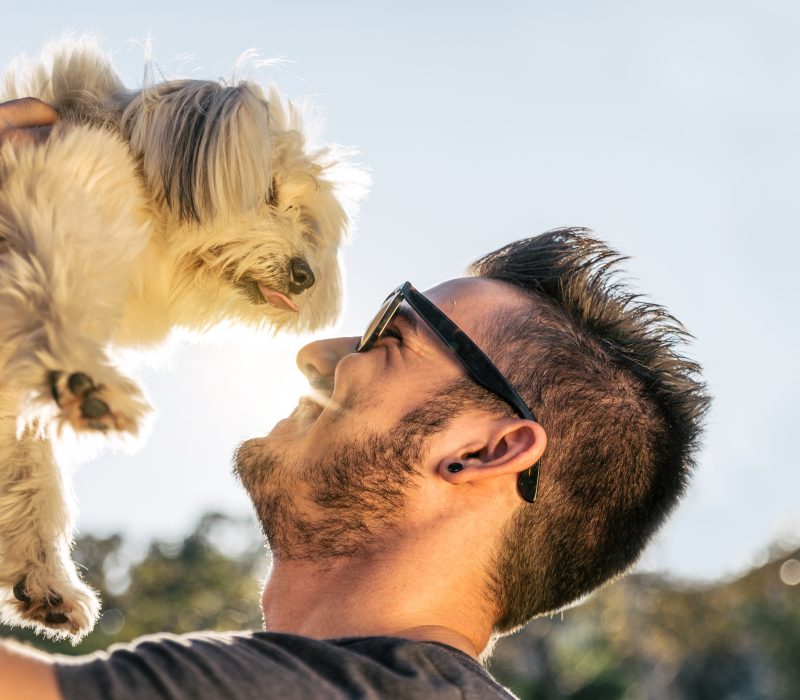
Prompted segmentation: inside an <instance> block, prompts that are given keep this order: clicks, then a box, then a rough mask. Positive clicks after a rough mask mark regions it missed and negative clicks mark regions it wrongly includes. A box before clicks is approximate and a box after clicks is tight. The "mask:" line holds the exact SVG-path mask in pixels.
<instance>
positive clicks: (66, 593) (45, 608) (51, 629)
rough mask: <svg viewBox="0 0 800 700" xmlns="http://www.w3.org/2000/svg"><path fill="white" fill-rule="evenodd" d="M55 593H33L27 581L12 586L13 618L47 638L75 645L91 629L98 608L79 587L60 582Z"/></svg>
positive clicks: (90, 595) (91, 596)
mask: <svg viewBox="0 0 800 700" xmlns="http://www.w3.org/2000/svg"><path fill="white" fill-rule="evenodd" d="M56 588H58V590H53V589H51V588H46V589H43V590H36V589H35V588H34V587H32V586H31V585H30V584H29V583H28V580H27V579H26V578H23V579H20V580H19V581H18V582H17V584H16V585H15V586H14V589H13V593H14V598H15V599H16V600H15V603H14V607H15V610H14V618H15V620H16V621H18V622H19V623H21V624H22V625H24V626H26V627H33V628H34V629H38V630H39V631H41V632H43V633H44V634H46V635H47V636H50V637H65V636H71V637H72V638H73V639H74V640H75V642H77V641H78V640H79V639H80V638H82V637H83V636H84V635H86V634H87V633H89V632H90V631H91V630H92V627H94V623H95V622H96V620H97V615H98V612H99V609H100V605H99V603H98V601H97V596H96V595H95V594H94V592H93V591H92V590H91V589H90V588H88V587H87V586H85V585H83V584H82V583H77V585H76V584H75V583H68V582H66V581H65V582H62V583H61V584H60V585H57V586H56Z"/></svg>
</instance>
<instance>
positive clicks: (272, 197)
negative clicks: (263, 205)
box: [265, 177, 278, 207]
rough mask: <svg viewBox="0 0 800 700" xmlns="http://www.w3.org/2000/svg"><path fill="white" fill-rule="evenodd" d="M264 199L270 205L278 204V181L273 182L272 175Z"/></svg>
mask: <svg viewBox="0 0 800 700" xmlns="http://www.w3.org/2000/svg"><path fill="white" fill-rule="evenodd" d="M265 200H266V202H267V205H268V206H270V207H276V206H278V183H277V182H275V178H274V177H273V178H272V183H271V184H270V186H269V192H267V196H266V198H265Z"/></svg>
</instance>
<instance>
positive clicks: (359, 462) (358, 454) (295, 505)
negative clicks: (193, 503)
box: [234, 414, 429, 561]
mask: <svg viewBox="0 0 800 700" xmlns="http://www.w3.org/2000/svg"><path fill="white" fill-rule="evenodd" d="M412 415H413V414H410V415H409V416H406V417H405V418H404V419H403V420H401V421H400V423H399V424H398V425H397V426H396V427H395V429H393V430H392V431H390V432H388V433H376V432H367V433H364V434H362V435H359V436H358V437H357V438H350V439H346V440H341V441H339V442H335V443H333V444H331V445H330V446H329V447H328V448H327V449H326V450H325V452H324V453H323V454H322V455H321V456H320V458H318V459H315V460H313V461H312V460H303V461H302V462H301V463H300V464H297V463H296V462H294V459H295V458H293V457H292V456H291V455H289V454H288V453H287V452H285V451H281V450H278V449H276V448H274V447H272V446H270V445H269V441H268V440H267V441H264V442H261V441H258V440H256V441H248V442H245V443H243V444H242V445H241V446H240V447H239V449H238V450H237V451H236V455H235V458H234V471H235V472H236V474H237V475H238V477H239V479H240V480H241V482H242V485H243V486H244V487H245V489H246V490H247V492H248V494H249V495H250V498H251V500H252V501H253V506H254V508H255V512H256V516H257V517H258V520H259V522H260V524H261V529H262V531H263V532H264V536H265V537H266V539H267V543H268V544H269V547H270V549H271V550H272V552H273V555H274V556H276V557H278V558H281V559H284V560H300V559H307V560H315V561H321V560H325V559H334V558H341V557H353V556H358V555H362V554H364V553H365V552H367V551H368V550H369V549H370V548H371V547H373V546H375V543H376V541H377V540H378V536H379V535H383V534H385V533H387V532H388V531H390V530H391V529H392V528H393V527H394V526H396V524H397V521H398V518H399V517H400V515H401V514H402V512H403V509H404V507H405V504H406V501H407V497H408V493H409V492H410V490H411V489H413V488H414V486H415V484H416V482H417V480H418V478H419V476H420V473H419V471H418V465H419V464H420V463H421V461H422V458H423V457H424V445H425V443H426V441H425V437H426V434H425V433H426V432H428V431H427V430H420V429H419V424H418V421H417V420H413V419H412V420H409V417H410V416H412ZM428 427H429V426H425V428H428ZM303 501H305V502H306V507H305V508H303V507H301V504H302V503H303Z"/></svg>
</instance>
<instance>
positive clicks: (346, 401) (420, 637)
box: [0, 229, 708, 700]
mask: <svg viewBox="0 0 800 700" xmlns="http://www.w3.org/2000/svg"><path fill="white" fill-rule="evenodd" d="M618 260H619V258H618V256H617V255H616V254H615V253H613V252H612V251H610V250H609V249H608V248H607V247H606V246H605V245H604V244H602V243H600V242H599V241H597V240H594V239H593V238H592V237H591V235H590V234H589V232H587V231H585V230H580V229H562V230H558V231H551V232H548V233H546V234H543V235H541V236H537V237H534V238H531V239H527V240H523V241H519V242H517V243H514V244H511V245H509V246H506V247H504V248H502V249H501V250H499V251H496V252H494V253H492V254H490V255H488V256H486V257H485V258H483V259H481V260H480V261H478V262H477V263H476V264H475V265H474V266H473V267H472V269H471V276H469V277H466V278H461V279H456V280H450V281H448V282H445V283H443V284H441V285H439V286H437V287H434V288H433V289H432V290H429V291H427V292H425V293H424V294H422V293H420V292H419V291H417V290H416V289H414V288H413V286H411V285H410V284H409V283H406V284H404V285H402V286H401V287H399V288H398V289H397V290H396V291H395V292H394V293H393V294H392V295H390V297H389V298H388V299H387V300H386V301H385V302H384V304H383V305H382V306H381V308H380V309H379V312H378V314H377V315H376V317H375V318H374V319H373V321H372V322H371V323H370V324H368V327H367V329H366V331H365V333H364V335H363V337H362V338H337V339H331V340H323V341H317V342H314V343H311V344H310V345H307V346H306V347H304V348H303V349H302V350H301V351H300V353H299V354H298V358H297V361H298V366H299V367H300V369H301V370H302V371H303V372H304V373H305V374H306V376H307V377H308V379H309V382H310V384H311V386H312V388H313V390H314V392H315V393H314V396H313V397H312V398H307V399H303V400H301V402H300V405H299V406H298V408H297V409H296V410H295V411H294V413H293V414H292V415H291V416H290V417H288V418H286V419H285V420H283V421H281V422H279V423H278V424H277V425H276V426H275V427H274V429H273V430H272V431H271V432H270V433H269V434H268V435H267V436H265V437H262V438H257V439H253V440H248V441H246V442H245V443H244V444H242V445H241V446H240V447H239V449H238V450H237V453H236V458H235V471H236V473H237V474H238V476H239V478H240V480H241V482H242V484H243V485H244V487H245V488H246V489H247V491H248V493H249V494H250V496H251V498H252V500H253V504H254V507H255V509H256V513H257V515H258V517H259V519H260V521H261V524H262V526H263V529H264V533H265V535H266V537H267V540H268V542H269V544H270V547H271V549H272V553H273V566H272V570H271V572H270V576H269V579H268V581H267V583H266V585H265V588H264V592H263V596H262V607H263V611H264V620H265V628H266V629H267V630H268V632H263V633H241V634H234V635H210V634H206V635H195V636H185V637H168V636H161V637H156V638H149V639H145V640H144V641H141V642H139V643H138V644H137V645H135V646H126V647H122V648H119V649H117V650H116V651H112V653H110V654H105V655H99V656H92V657H88V659H78V660H77V661H71V662H70V661H66V660H64V659H63V658H60V657H58V658H48V657H44V656H41V655H31V654H29V653H27V652H23V651H19V650H18V649H15V648H10V647H5V646H0V697H13V698H16V699H21V698H37V700H47V699H48V698H59V697H64V698H67V699H70V698H86V699H90V698H118V697H119V698H189V697H191V698H250V697H253V698H255V697H276V698H295V697H296V698H310V697H325V698H349V697H363V698H449V697H454V698H455V697H458V698H504V697H509V696H508V694H507V692H506V691H505V690H504V689H502V688H501V687H500V686H498V685H497V684H496V683H494V681H493V680H492V679H491V678H490V676H489V675H488V674H487V673H486V672H485V671H484V670H483V668H482V666H481V665H480V664H479V663H478V659H480V658H481V657H486V656H488V654H489V653H490V650H491V646H492V643H493V641H494V640H495V639H496V638H497V637H499V636H501V635H503V634H507V633H509V632H512V631H513V630H515V629H516V628H518V627H519V626H521V625H523V624H524V623H525V622H526V621H528V620H529V619H531V618H532V617H534V616H536V615H539V614H542V613H545V612H548V611H554V610H558V609H560V608H563V607H565V606H567V605H569V604H570V603H572V602H574V601H575V600H577V599H578V598H580V597H581V596H583V595H585V594H587V593H588V592H590V591H591V590H593V589H594V588H596V587H597V586H599V585H601V584H602V583H603V582H604V581H607V580H609V579H610V578H612V577H614V576H616V575H618V574H620V573H622V572H623V571H625V570H626V569H627V568H628V567H629V566H630V565H631V564H632V563H633V562H634V561H635V559H636V558H637V557H638V555H639V553H640V552H641V551H642V549H643V547H644V546H645V544H646V543H647V541H648V540H649V538H650V537H651V536H652V534H653V533H654V532H655V531H656V530H657V528H658V527H659V525H660V524H661V523H662V522H663V521H664V519H665V517H666V516H667V514H668V513H669V512H670V511H671V509H672V508H673V507H674V505H675V503H676V502H677V500H678V498H679V497H680V495H681V494H682V492H683V490H684V488H685V485H686V482H687V479H688V476H689V474H690V471H691V467H692V465H693V455H694V452H695V450H696V446H697V440H698V435H699V429H700V423H701V419H702V416H703V414H704V412H705V409H706V407H707V403H708V398H707V396H706V393H705V390H704V386H703V384H702V383H701V382H700V380H699V377H698V372H699V368H698V367H697V365H696V364H694V363H693V362H691V361H689V360H687V359H686V358H685V357H683V356H682V355H681V354H680V350H679V344H680V343H681V342H682V341H683V340H684V333H683V331H682V330H681V328H680V325H679V324H678V323H677V322H676V321H675V319H673V318H672V317H671V316H669V315H668V314H667V313H666V312H665V311H664V309H662V308H661V307H658V306H655V305H651V304H646V303H644V302H642V301H640V300H639V299H638V298H637V297H635V296H634V295H632V294H631V293H629V292H628V291H627V290H626V289H625V288H623V287H622V286H620V285H619V284H617V282H616V281H615V277H614V274H615V271H616V269H617V263H618ZM481 349H482V350H483V351H485V354H484V352H483V351H482V350H481ZM3 693H5V695H3Z"/></svg>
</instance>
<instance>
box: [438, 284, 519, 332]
mask: <svg viewBox="0 0 800 700" xmlns="http://www.w3.org/2000/svg"><path fill="white" fill-rule="evenodd" d="M425 296H426V297H428V299H430V300H431V301H432V302H433V303H434V304H436V306H438V307H439V308H440V309H441V310H442V311H444V312H445V313H446V314H447V315H448V316H450V317H451V318H452V319H453V320H454V321H456V322H458V323H460V320H459V319H465V318H477V319H481V318H485V317H486V316H488V315H490V314H491V313H492V312H495V313H496V312H497V311H499V310H500V309H508V308H513V307H515V306H518V305H520V304H524V303H525V301H526V299H525V295H524V293H523V292H521V291H520V290H518V289H516V288H515V287H514V286H513V285H511V284H509V283H508V282H501V281H499V280H493V279H487V278H486V277H458V278H456V279H452V280H447V281H446V282H442V283H441V284H437V285H436V286H435V287H431V288H430V289H429V290H427V291H426V292H425Z"/></svg>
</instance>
